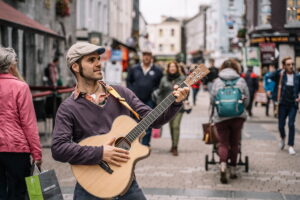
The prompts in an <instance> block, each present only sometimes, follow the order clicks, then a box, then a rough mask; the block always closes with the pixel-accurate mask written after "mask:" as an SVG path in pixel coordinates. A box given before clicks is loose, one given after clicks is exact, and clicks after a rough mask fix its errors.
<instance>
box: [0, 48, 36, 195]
mask: <svg viewBox="0 0 300 200" xmlns="http://www.w3.org/2000/svg"><path fill="white" fill-rule="evenodd" d="M0 94H1V95H0V105H1V106H0V199H8V200H13V199H20V200H23V199H26V196H27V192H26V184H25V177H27V176H30V168H31V161H30V156H31V157H32V159H33V160H34V161H35V163H36V165H37V166H40V165H41V163H42V152H41V144H40V138H39V134H38V128H37V122H36V116H35V111H34V107H33V103H32V96H31V93H30V89H29V86H28V85H27V84H26V83H25V81H24V79H23V78H22V77H21V75H20V73H19V72H18V69H17V55H16V53H15V51H14V50H13V49H12V48H2V47H0Z"/></svg>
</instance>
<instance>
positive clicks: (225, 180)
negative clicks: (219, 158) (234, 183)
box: [220, 162, 228, 184]
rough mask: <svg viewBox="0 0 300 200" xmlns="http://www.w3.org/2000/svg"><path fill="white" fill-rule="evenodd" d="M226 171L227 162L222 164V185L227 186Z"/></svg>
mask: <svg viewBox="0 0 300 200" xmlns="http://www.w3.org/2000/svg"><path fill="white" fill-rule="evenodd" d="M226 170H227V166H226V163H225V162H221V163H220V175H221V177H220V181H221V183H222V184H227V183H228V181H227V176H226Z"/></svg>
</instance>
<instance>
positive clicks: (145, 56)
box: [143, 53, 152, 65]
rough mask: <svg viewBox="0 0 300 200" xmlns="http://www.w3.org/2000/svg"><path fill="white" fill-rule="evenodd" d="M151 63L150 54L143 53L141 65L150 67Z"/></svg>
mask: <svg viewBox="0 0 300 200" xmlns="http://www.w3.org/2000/svg"><path fill="white" fill-rule="evenodd" d="M151 61H152V55H151V54H150V53H144V54H143V64H144V65H150V63H151Z"/></svg>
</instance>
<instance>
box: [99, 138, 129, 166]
mask: <svg viewBox="0 0 300 200" xmlns="http://www.w3.org/2000/svg"><path fill="white" fill-rule="evenodd" d="M115 140H116V138H112V139H111V140H110V141H109V142H108V143H107V144H106V145H103V158H102V160H104V161H106V162H107V163H110V164H113V165H116V166H118V167H121V164H120V163H121V162H127V161H128V160H129V152H128V151H126V150H124V149H121V148H117V147H114V146H112V145H113V144H114V142H115Z"/></svg>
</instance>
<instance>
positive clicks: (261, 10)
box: [258, 0, 272, 25]
mask: <svg viewBox="0 0 300 200" xmlns="http://www.w3.org/2000/svg"><path fill="white" fill-rule="evenodd" d="M271 12H272V8H271V1H270V0H260V1H258V25H267V24H271Z"/></svg>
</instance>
